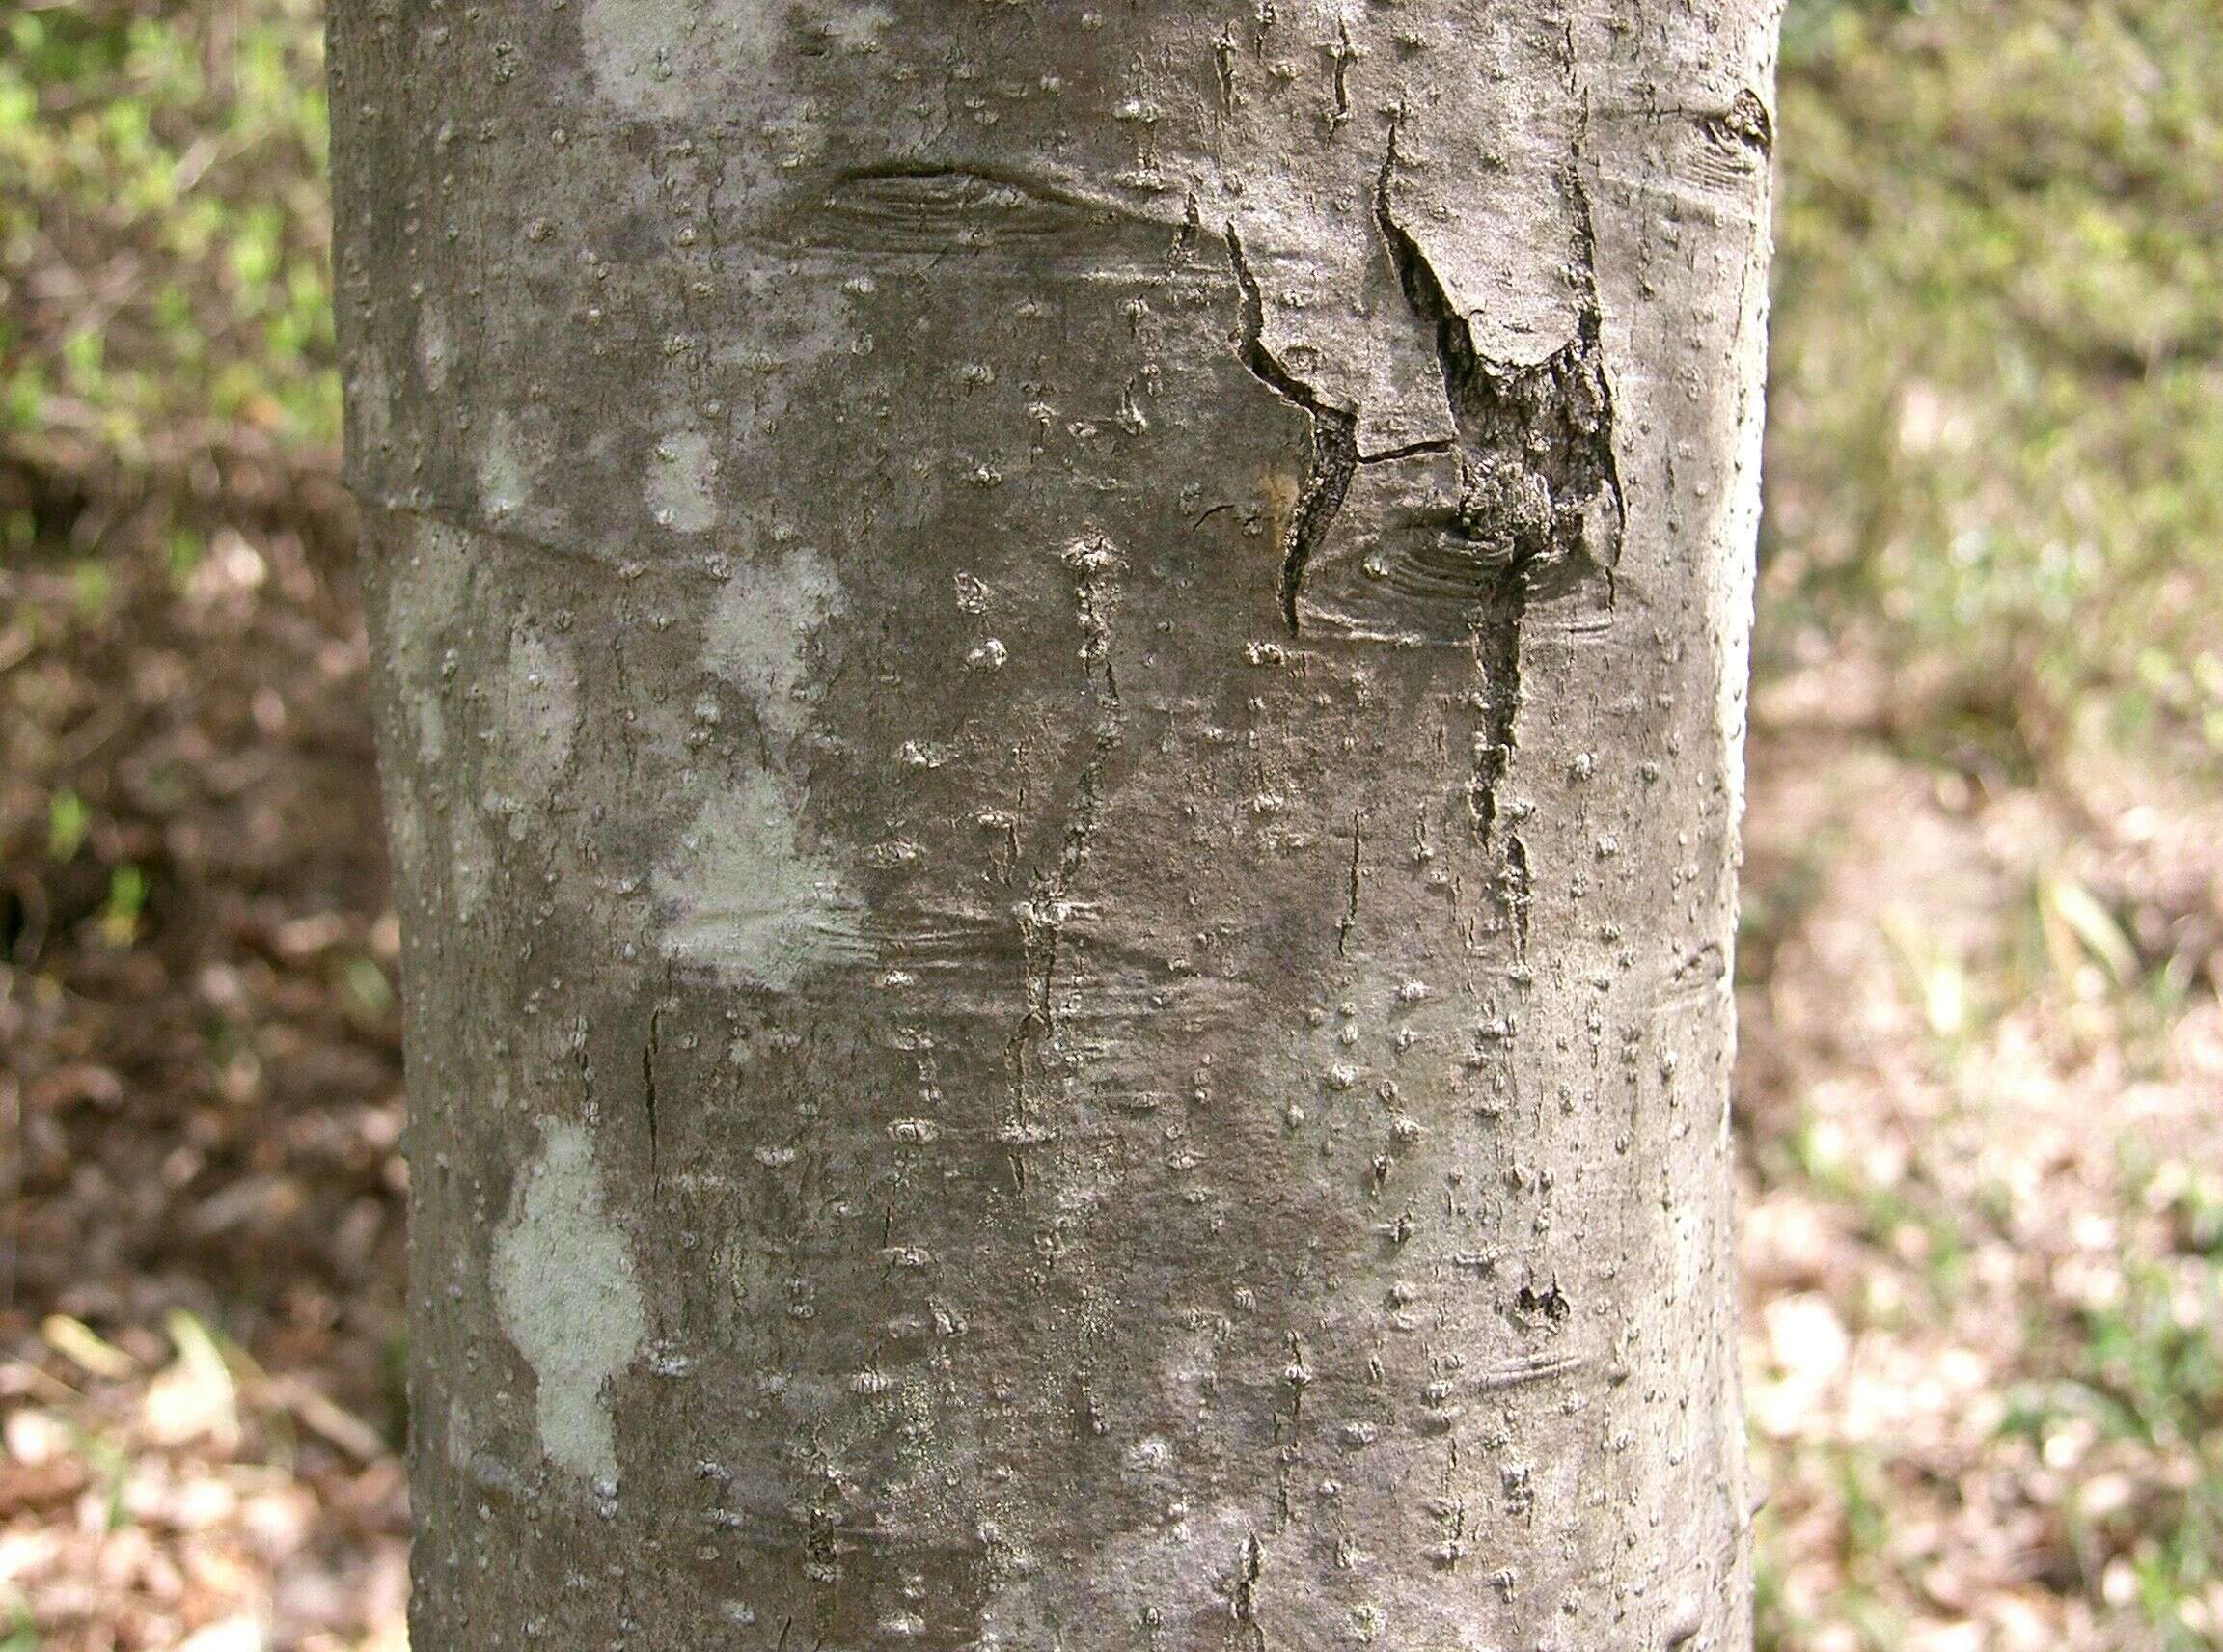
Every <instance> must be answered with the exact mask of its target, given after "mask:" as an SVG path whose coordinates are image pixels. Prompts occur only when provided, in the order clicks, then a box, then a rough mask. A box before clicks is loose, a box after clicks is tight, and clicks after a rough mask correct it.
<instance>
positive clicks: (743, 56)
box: [580, 0, 782, 120]
mask: <svg viewBox="0 0 2223 1652" xmlns="http://www.w3.org/2000/svg"><path fill="white" fill-rule="evenodd" d="M781 10H782V5H778V4H775V3H774V0H727V3H725V4H722V5H718V6H705V5H703V4H701V0H587V4H586V6H585V8H584V9H583V11H582V14H581V18H580V33H581V35H582V37H583V38H584V41H585V44H586V47H587V52H586V59H587V62H588V63H589V64H590V66H591V67H590V69H589V72H590V74H591V75H592V76H593V80H594V90H595V91H596V92H598V93H600V94H601V95H602V96H604V97H605V98H607V99H608V100H609V101H610V102H612V103H614V104H616V105H617V107H618V108H620V109H622V110H624V111H625V112H626V113H627V114H629V115H636V116H640V117H642V118H644V119H648V120H654V119H658V118H663V117H670V116H675V115H682V114H685V113H686V111H687V109H688V107H689V105H690V103H692V102H693V101H694V100H695V99H696V98H697V97H698V96H700V95H701V89H702V88H703V87H704V86H705V85H715V84H716V83H717V80H718V78H719V75H718V70H719V69H721V68H725V69H727V70H728V72H730V69H731V66H734V65H737V64H762V63H764V62H765V61H766V60H767V59H768V58H769V57H770V56H771V54H772V49H773V46H774V44H775V41H774V40H773V36H772V29H773V24H774V22H775V21H776V19H777V18H778V16H779V14H780V12H781Z"/></svg>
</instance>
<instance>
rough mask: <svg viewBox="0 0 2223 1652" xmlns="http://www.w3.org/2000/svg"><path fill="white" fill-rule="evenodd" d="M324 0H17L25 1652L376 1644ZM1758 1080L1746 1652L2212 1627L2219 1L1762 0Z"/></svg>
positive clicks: (2220, 556)
mask: <svg viewBox="0 0 2223 1652" xmlns="http://www.w3.org/2000/svg"><path fill="white" fill-rule="evenodd" d="M323 125H324V115H323V106H322V85H321V76H320V63H319V45H318V31H317V18H316V8H315V7H314V5H312V4H309V3H307V0H202V3H199V4H191V5H188V4H186V3H184V0H26V3H20V4H17V5H15V6H14V7H12V8H9V9H8V10H7V11H6V12H5V13H0V754H4V756H0V1211H4V1215H5V1224H4V1230H0V1652H107V1649H112V1648H114V1649H153V1648H175V1647H184V1648H187V1649H189V1652H261V1649H265V1648H286V1649H299V1652H338V1649H341V1648H358V1649H371V1648H381V1649H385V1652H398V1648H399V1647H400V1646H401V1643H402V1631H401V1627H400V1613H401V1609H402V1604H403V1597H404V1594H405V1588H406V1584H405V1578H404V1566H403V1554H404V1545H405V1540H406V1529H407V1508H406V1497H405V1491H404V1488H403V1484H402V1479H401V1474H400V1471H399V1468H398V1460H397V1457H396V1447H397V1444H398V1440H399V1437H400V1433H401V1429H402V1425H403V1418H402V1414H401V1402H400V1388H399V1380H398V1355H399V1329H398V1324H399V1305H400V1292H399V1282H398V1266H399V1260H400V1230H399V1200H400V1196H401V1193H402V1191H403V1189H404V1187H405V1185H406V1171H405V1170H404V1167H403V1165H402V1162H401V1159H400V1157H399V1155H398V1137H399V1131H400V1123H401V1100H400V1085H399V1054H398V1018H397V1015H396V1009H395V995H396V991H397V985H398V983H397V981H396V976H395V959H396V936H395V926H394V921H393V918H392V916H391V913H390V910H389V908H388V906H387V902H386V896H385V890H384V869H383V861H382V852H381V845H380V840H379V836H378V832H377V828H376V812H375V796H374V789H373V781H372V777H371V756H370V746H369V739H368V735H367V730H366V728H365V720H364V711H363V702H364V699H365V693H364V680H363V677H364V671H365V648H364V643H363V638H362V633H361V628H360V622H359V620H358V617H357V614H356V610H355V604H354V597H353V590H352V586H351V584H350V577H349V556H350V548H351V531H350V518H349V514H348V511H347V509H346V506H345V502H344V500H343V498H342V496H341V495H340V493H339V491H338V489H337V486H336V484H335V483H334V482H333V472H334V447H335V443H336V439H337V431H336V424H337V396H336V392H335V388H334V379H333V373H332V367H331V344H330V315H329V298H328V283H327V280H326V274H325V259H326V255H327V250H328V248H327V238H326V219H325V206H324V201H323V185H322V179H323V162H324V153H323ZM1780 128H1781V140H1780V144H1779V151H1780V158H1781V161H1782V164H1783V167H1784V184H1783V196H1782V216H1781V241H1782V250H1781V255H1780V259H1779V264H1778V270H1779V278H1778V283H1777V289H1778V294H1779V297H1778V309H1777V317H1776V330H1775V346H1774V347H1775V367H1774V372H1773V379H1774V386H1773V405H1772V410H1771V411H1772V419H1773V425H1772V431H1771V436H1770V454H1769V464H1770V514H1769V521H1768V527H1767V530H1766V533H1765V542H1764V545H1763V559H1764V560H1763V574H1762V598H1761V600H1762V610H1761V628H1760V637H1759V647H1758V668H1757V669H1758V681H1757V684H1756V690H1755V706H1754V726H1753V737H1752V768H1753V784H1752V788H1751V813H1750V819H1749V827H1748V837H1749V854H1748V865H1747V868H1746V879H1747V908H1748V910H1747V915H1746V921H1745V934H1744V939H1743V951H1742V958H1741V965H1740V979H1741V990H1742V1002H1743V1056H1742V1059H1741V1088H1740V1094H1739V1116H1740V1122H1741V1127H1742V1143H1743V1176H1744V1184H1745V1185H1744V1189H1743V1262H1744V1268H1745V1296H1746V1301H1745V1320H1744V1323H1745V1340H1746V1367H1747V1378H1748V1391H1749V1398H1750V1403H1751V1412H1752V1417H1753V1422H1754V1428H1755V1448H1756V1455H1757V1463H1758V1468H1759V1470H1760V1473H1761V1474H1762V1476H1763V1478H1764V1480H1765V1483H1766V1485H1767V1487H1768V1490H1769V1495H1770V1501H1769V1504H1768V1506H1767V1508H1766V1509H1765V1510H1764V1512H1763V1513H1762V1515H1761V1517H1760V1545H1761V1601H1760V1625H1761V1639H1762V1645H1763V1647H1765V1648H1768V1649H1770V1652H1792V1649H1799V1652H1885V1649H1897V1648H1906V1649H1908V1652H1980V1649H1990V1648H2015V1649H2021V1648H2029V1649H2032V1652H2039V1649H2045V1652H2050V1649H2054V1648H2065V1649H2070V1652H2080V1649H2086V1648H2090V1649H2099V1648H2110V1649H2125V1652H2128V1649H2147V1648H2154V1649H2158V1652H2178V1649H2184V1648H2203V1647H2223V624H2219V623H2218V616H2219V615H2223V537H2219V534H2218V529H2219V527H2223V482H2218V481H2217V479H2218V478H2219V477H2223V361H2219V359H2218V350H2219V349H2223V342H2219V341H2223V331H2219V329H2218V326H2217V317H2219V316H2223V187H2219V185H2223V30H2218V29H2217V27H2216V26H2215V17H2214V14H2213V11H2212V5H2211V0H2089V3H2070V0H1935V4H1932V5H1927V6H1906V5H1900V4H1896V3H1892V0H1868V3H1865V4H1863V3H1856V0H1793V7H1792V14H1791V18H1790V23H1789V27H1788V32H1787V39H1786V70H1785V75H1784V83H1783V113H1782V120H1781V122H1780Z"/></svg>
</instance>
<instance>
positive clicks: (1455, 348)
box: [1225, 121, 1622, 941]
mask: <svg viewBox="0 0 2223 1652" xmlns="http://www.w3.org/2000/svg"><path fill="white" fill-rule="evenodd" d="M1400 124H1401V121H1400V122H1393V123H1392V124H1391V126H1390V132H1389V144H1388V151H1387V153H1386V155H1385V156H1384V159H1383V163H1382V169H1381V172H1380V173H1379V175H1378V176H1377V178H1376V180H1375V191H1374V221H1375V227H1376V230H1377V232H1378V233H1379V234H1380V235H1381V237H1382V242H1383V245H1384V247H1385V248H1386V252H1387V254H1388V258H1389V261H1390V263H1391V266H1392V267H1393V268H1394V269H1395V271H1396V275H1397V281H1398V286H1399V288H1400V289H1402V291H1403V292H1404V295H1405V300H1406V303H1407V304H1408V305H1409V306H1410V307H1411V309H1412V311H1413V315H1414V317H1417V318H1418V320H1419V321H1420V322H1421V324H1422V325H1423V326H1425V327H1426V328H1427V329H1428V332H1429V335H1430V339H1431V342H1432V344H1433V345H1434V348H1435V353H1436V360H1437V366H1438V368H1439V371H1440V372H1441V374H1442V379H1443V396H1444V400H1445V403H1446V405H1447V406H1448V408H1449V411H1450V413H1451V417H1452V422H1453V425H1454V426H1455V427H1456V428H1457V429H1458V432H1459V435H1458V439H1457V441H1456V442H1455V443H1449V442H1441V441H1429V442H1416V443H1413V444H1411V445H1410V446H1407V447H1403V448H1399V449H1395V450H1393V451H1391V452H1388V453H1383V454H1360V453H1359V444H1358V427H1359V416H1358V413H1357V412H1356V410H1354V409H1350V408H1345V407H1338V406H1336V405H1334V404H1332V403H1331V402H1329V401H1327V400H1325V399H1323V398H1322V397H1321V395H1320V394H1319V392H1318V391H1316V390H1315V389H1314V388H1313V387H1312V386H1311V385H1309V384H1307V383H1305V382H1304V380H1303V379H1302V378H1300V377H1298V376H1297V375H1296V374H1295V373H1294V372H1290V371H1289V368H1288V366H1287V364H1286V363H1284V362H1283V361H1282V360H1281V359H1280V358H1279V357H1278V356H1276V354H1275V353H1274V351H1273V350H1272V349H1271V348H1270V347H1269V346H1268V345H1267V344H1266V342H1265V332H1266V307H1265V294H1264V292H1263V291H1262V289H1260V286H1259V283H1258V277H1257V273H1256V271H1255V270H1254V269H1253V268H1252V267H1251V264H1250V262H1249V258H1248V257H1247V256H1246V255H1245V253H1244V250H1243V240H1242V236H1241V234H1240V233H1239V232H1238V231H1237V229H1236V227H1235V226H1234V225H1233V224H1232V223H1230V224H1228V225H1227V226H1226V232H1225V233H1226V237H1227V250H1228V258H1229V261H1230V262H1231V263H1232V265H1233V267H1234V271H1235V280H1236V284H1237V287H1238V288H1239V289H1240V292H1241V298H1242V318H1243V329H1242V344H1241V356H1242V360H1243V365H1244V366H1245V367H1246V368H1247V369H1249V372H1250V373H1251V374H1252V376H1254V377H1256V378H1257V379H1258V380H1260V381H1261V382H1262V383H1264V384H1266V385H1267V386H1269V387H1270V388H1271V389H1273V390H1274V391H1275V393H1276V395H1278V396H1280V397H1281V399H1283V400H1285V401H1287V402H1289V403H1290V404H1291V405H1292V406H1295V407H1299V408H1302V409H1303V410H1304V413H1305V414H1306V416H1307V417H1308V418H1309V420H1310V422H1311V444H1312V457H1311V464H1310V470H1309V474H1308V475H1307V477H1306V479H1305V482H1304V490H1303V491H1302V493H1301V494H1300V495H1299V497H1298V502H1297V507H1296V509H1295V511H1294V513H1293V514H1292V516H1291V519H1290V523H1289V526H1288V528H1287V530H1286V532H1285V533H1284V534H1283V537H1282V559H1281V579H1280V592H1279V595H1280V606H1281V617H1282V620H1283V622H1284V623H1285V624H1286V625H1287V626H1288V628H1289V632H1290V634H1291V635H1292V636H1295V635H1298V634H1300V633H1301V632H1302V629H1303V617H1302V614H1301V612H1300V607H1299V598H1300V596H1301V595H1302V592H1303V588H1304V575H1305V570H1306V569H1307V567H1308V566H1309V565H1310V564H1311V562H1312V559H1313V556H1314V554H1315V553H1316V552H1317V551H1318V549H1319V548H1320V546H1321V545H1322V543H1323V542H1324V541H1325V540H1326V538H1327V536H1328V534H1329V532H1330V531H1331V529H1332V527H1333V526H1334V523H1335V520H1336V518H1337V517H1338V516H1339V515H1340V514H1341V511H1342V509H1343V504H1344V501H1345V499H1346V498H1347V497H1348V495H1349V492H1350V487H1351V479H1352V477H1353V476H1354V475H1355V474H1356V473H1357V471H1358V469H1359V466H1360V465H1368V464H1384V463H1388V462H1391V461H1394V460H1397V459H1402V458H1410V457H1413V456H1415V455H1417V454H1428V453H1444V452H1456V454H1457V455H1458V462H1459V483H1460V492H1459V500H1458V504H1457V508H1456V511H1455V520H1454V523H1453V525H1452V529H1451V532H1450V534H1449V535H1447V539H1448V540H1449V541H1450V543H1451V545H1452V549H1451V551H1450V553H1449V556H1450V558H1451V559H1453V560H1455V561H1456V563H1457V564H1459V565H1458V567H1457V569H1456V577H1458V578H1459V579H1460V580H1461V582H1462V583H1464V584H1466V585H1467V587H1468V591H1469V592H1470V598H1469V600H1470V608H1469V625H1470V628H1471V635H1472V639H1473V647H1474V655H1475V665H1476V667H1477V669H1478V670H1479V672H1480V674H1481V676H1482V691H1481V693H1482V730H1481V741H1480V756H1479V757H1478V758H1477V760H1476V766H1475V774H1474V780H1473V785H1472V788H1471V792H1470V808H1471V810H1472V813H1473V817H1474V821H1475V827H1476V830H1477V832H1478V834H1479V835H1480V836H1481V837H1482V838H1483V839H1485V840H1488V839H1490V838H1491V837H1492V836H1493V835H1494V834H1495V832H1496V825H1497V818H1498V813H1499V798H1498V793H1499V789H1500V787H1501V785H1502V784H1503V782H1504V779H1505V775H1506V772H1507V770H1508V769H1509V768H1510V766H1511V763H1512V756H1513V747H1514V741H1515V722H1516V719H1517V718H1518V715H1519V712H1520V706H1521V654H1522V631H1523V625H1524V623H1525V621H1526V619H1527V616H1528V610H1529V606H1530V603H1531V602H1532V601H1533V600H1534V599H1535V598H1536V597H1537V596H1539V595H1548V594H1558V593H1561V592H1566V591H1568V590H1571V589H1573V588H1575V587H1576V586H1578V585H1579V584H1580V583H1581V582H1582V581H1583V580H1584V579H1585V578H1588V577H1590V576H1593V575H1604V576H1606V577H1607V578H1608V579H1609V577H1610V572H1611V568H1612V564H1613V563H1614V561H1615V560H1616V557H1617V553H1618V550H1619V545H1618V538H1619V533H1620V523H1621V518H1622V501H1621V485H1620V479H1619V476H1618V474H1617V472H1616V469H1615V464H1614V459H1613V449H1612V441H1613V411H1612V397H1611V392H1610V388H1609V386H1608V385H1607V383H1606V372H1605V364H1604V352H1603V348H1602V344H1601V330H1602V328H1601V317H1600V313H1599V308H1598V302H1597V296H1596V293H1595V290H1594V289H1593V287H1592V275H1591V262H1592V260H1593V256H1594V255H1593V249H1592V247H1591V245H1590V234H1589V204H1588V201H1587V198H1586V195H1585V192H1584V190H1583V187H1582V182H1581V179H1580V177H1579V176H1578V174H1577V173H1576V172H1575V171H1574V169H1573V168H1572V167H1570V169H1569V173H1568V178H1567V182H1566V186H1567V188H1568V190H1569V192H1570V194H1571V196H1572V197H1573V199H1574V200H1575V202H1576V204H1577V206H1578V208H1579V212H1578V220H1579V225H1580V231H1579V234H1578V246H1577V247H1576V249H1575V252H1576V254H1577V256H1576V258H1575V260H1574V261H1573V262H1574V265H1575V267H1574V270H1573V275H1574V278H1575V279H1576V280H1577V281H1578V282H1579V283H1580V285H1581V288H1582V291H1581V307H1580V312H1579V317H1578V326H1577V332H1576V337H1575V338H1574V340H1573V341H1571V342H1570V343H1569V344H1567V345H1566V346H1565V347H1563V348H1562V349H1560V350H1558V351H1556V352H1555V353H1553V354H1552V355H1551V356H1550V357H1548V358H1546V359H1545V360H1544V361H1542V362H1539V363H1536V364H1534V365H1532V366H1521V365H1518V364H1512V363H1501V362H1496V361H1493V360H1491V359H1490V358H1488V357H1486V356H1484V355H1483V354H1482V353H1481V352H1480V351H1479V350H1478V349H1477V348H1476V346H1475V343H1474V335H1473V329H1472V327H1471V326H1470V324H1469V323H1468V318H1467V317H1465V316H1463V315H1461V314H1460V313H1459V311H1458V310H1457V309H1456V308H1455V307H1454V306H1453V304H1452V303H1451V300H1450V297H1449V295H1448V294H1447V293H1446V292H1445V290H1444V289H1443V285H1442V283H1441V280H1440V279H1439V278H1438V276H1437V274H1436V271H1435V269H1434V267H1433V266H1432V265H1431V264H1430V263H1429V262H1428V258H1427V255H1426V253H1425V252H1423V251H1422V250H1421V248H1420V246H1419V244H1418V243H1417V242H1416V241H1415V240H1414V239H1413V236H1412V234H1410V233H1409V232H1408V231H1407V230H1406V229H1405V228H1404V226H1403V225H1401V224H1400V223H1399V222H1398V221H1397V217H1396V214H1395V211H1394V210H1393V207H1392V205H1391V201H1390V183H1391V180H1392V178H1393V176H1394V174H1395V172H1396V168H1397V164H1398V159H1399V156H1398V152H1397V135H1398V130H1399V126H1400ZM1601 507H1602V508H1603V509H1604V511H1605V513H1606V530H1605V534H1604V536H1603V537H1605V539H1606V541H1607V542H1606V543H1593V542H1592V538H1593V531H1592V530H1593V524H1592V521H1591V518H1592V516H1593V514H1595V513H1596V510H1597V509H1598V508H1601ZM1506 875H1507V883H1508V888H1509V904H1510V905H1511V906H1512V908H1513V910H1514V914H1515V922H1516V923H1517V925H1518V926H1519V927H1520V928H1521V929H1522V930H1523V931H1524V930H1525V928H1526V921H1527V905H1528V901H1527V883H1528V876H1527V863H1526V856H1525V853H1516V854H1513V855H1511V856H1509V859H1508V866H1507V874H1506ZM1524 939H1525V937H1524V935H1523V941H1524Z"/></svg>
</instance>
